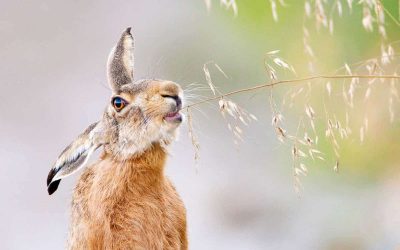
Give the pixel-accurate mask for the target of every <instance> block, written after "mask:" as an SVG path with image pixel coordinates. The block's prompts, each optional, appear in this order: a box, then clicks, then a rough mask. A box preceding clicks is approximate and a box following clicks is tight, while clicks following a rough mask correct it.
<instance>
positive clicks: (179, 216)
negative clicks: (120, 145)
mask: <svg viewBox="0 0 400 250" xmlns="http://www.w3.org/2000/svg"><path fill="white" fill-rule="evenodd" d="M165 160H166V153H165V152H164V150H163V149H162V147H161V146H160V145H159V144H155V145H153V147H151V148H150V149H148V150H147V151H146V152H145V153H143V154H142V155H141V156H139V157H136V158H133V159H130V160H127V161H124V162H119V161H115V160H113V159H112V157H110V155H108V154H104V155H103V156H102V157H101V160H100V161H99V162H98V163H96V164H94V165H92V166H91V167H89V168H88V169H86V170H85V172H84V173H83V174H82V176H81V178H80V180H79V183H78V185H77V186H76V188H75V192H74V196H73V201H72V209H73V210H72V225H71V235H70V240H69V248H70V249H187V236H186V212H185V208H184V205H183V203H182V201H181V199H180V198H179V196H178V194H177V193H176V190H175V188H174V187H173V185H172V184H171V182H170V181H169V180H168V178H166V177H165V176H164V164H165Z"/></svg>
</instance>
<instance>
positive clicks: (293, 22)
mask: <svg viewBox="0 0 400 250" xmlns="http://www.w3.org/2000/svg"><path fill="white" fill-rule="evenodd" d="M286 2H287V5H288V6H286V7H285V8H281V6H278V12H279V21H278V22H274V20H273V17H272V14H271V6H270V3H269V2H268V1H265V0H254V1H237V6H238V15H237V16H236V17H235V15H234V13H233V12H232V10H226V9H225V8H224V7H221V6H220V4H219V3H218V2H217V1H213V2H212V6H211V8H210V9H209V10H207V7H206V4H205V2H204V1H183V0H177V1H153V0H150V1H136V0H131V1H122V0H117V1H112V2H111V1H104V0H100V1H76V0H74V1H50V0H46V1H43V0H38V1H26V0H25V1H11V0H3V1H2V2H1V4H0V58H1V61H0V76H1V80H0V82H1V83H0V100H1V104H0V138H1V140H0V190H1V191H0V194H1V197H2V199H1V201H0V204H1V205H0V219H1V221H2V223H0V249H4V250H8V249H10V250H11V249H12V250H16V249H63V248H65V244H66V239H67V234H68V225H69V211H70V205H69V204H70V200H71V193H72V189H73V187H74V185H75V182H76V178H77V176H78V175H76V176H73V177H71V178H67V179H65V180H63V181H62V183H61V185H60V188H59V190H58V191H57V192H56V193H55V194H54V195H52V196H48V194H47V191H46V184H45V180H46V177H47V174H48V171H49V169H50V168H51V166H52V164H53V162H54V160H55V159H56V157H57V156H58V154H59V153H60V152H61V151H62V150H63V149H64V147H65V146H67V145H68V144H69V143H70V142H71V141H72V140H73V139H74V138H75V137H76V136H77V135H78V134H79V133H80V132H81V131H83V130H84V129H85V128H86V127H87V126H88V125H89V124H90V123H92V122H94V121H97V120H98V119H99V117H100V116H101V114H102V112H103V109H104V107H105V105H106V103H107V102H108V100H109V98H110V91H109V89H108V86H107V82H106V77H105V65H106V59H107V56H108V53H109V51H110V49H111V47H112V46H113V45H114V44H115V42H116V41H117V40H118V38H119V36H120V34H121V32H122V31H123V30H124V29H125V28H126V27H128V26H132V27H133V32H134V36H135V38H136V51H135V67H136V72H135V77H136V78H137V79H139V78H161V79H168V80H172V81H175V82H177V83H180V84H181V85H182V86H183V87H184V88H185V87H188V86H190V84H192V83H196V84H201V85H204V86H207V85H206V79H205V77H204V72H203V64H204V63H206V62H209V61H211V60H212V61H214V62H216V63H218V65H219V66H220V67H221V68H222V69H223V70H224V72H225V73H226V74H227V75H228V78H225V77H224V76H223V75H222V74H221V73H220V72H218V70H215V68H211V67H210V71H211V76H212V79H213V82H214V84H215V85H216V86H217V87H218V88H219V90H220V91H222V92H227V91H230V90H234V89H238V88H244V87H249V86H253V85H256V84H260V83H264V82H268V74H266V72H265V69H264V64H263V63H264V56H265V53H266V52H268V51H273V50H280V56H282V58H285V60H286V61H288V62H290V63H291V64H292V65H293V67H294V68H295V69H296V71H297V76H293V75H291V74H290V73H282V74H281V77H282V78H284V79H286V78H293V77H300V76H302V75H307V66H306V65H307V59H306V56H305V55H304V44H303V22H304V2H303V1H294V0H293V1H289V0H288V1H286ZM343 2H344V1H343ZM383 2H384V4H385V6H386V8H387V9H389V10H393V14H394V15H396V16H397V14H396V11H397V8H398V6H397V3H396V2H397V1H389V0H388V1H383ZM362 13H363V9H362V8H361V7H360V6H355V7H353V10H352V14H349V13H347V12H346V13H345V15H344V16H343V17H342V18H337V20H336V17H335V20H336V21H335V31H334V34H333V35H330V34H329V31H327V30H326V29H321V30H320V31H317V30H316V29H315V27H314V26H312V25H311V26H310V27H314V28H310V33H311V34H312V35H311V36H310V41H309V42H310V44H312V46H313V48H314V50H315V54H316V55H317V56H316V57H317V58H316V59H315V61H314V62H315V63H314V64H315V65H317V67H316V69H315V70H316V72H318V73H321V74H322V73H329V72H334V71H335V69H337V68H339V67H341V66H343V65H344V63H353V62H357V61H360V60H364V59H366V58H370V57H374V56H376V55H379V53H380V52H381V48H380V44H381V37H380V36H379V35H378V34H376V33H368V32H366V31H365V30H364V29H363V27H362V23H361V19H362ZM387 33H388V41H395V40H396V39H400V38H399V36H400V33H399V32H398V26H396V24H395V23H394V22H390V21H387ZM339 82H340V81H339ZM322 84H323V85H322V87H321V89H324V86H325V85H324V84H325V83H322ZM332 84H333V83H332ZM192 86H193V85H192ZM296 86H302V85H296ZM304 86H306V87H307V86H309V85H307V83H304ZM387 86H388V84H386V83H381V87H379V85H378V86H375V87H374V92H373V94H372V96H373V97H372V98H371V100H370V101H369V102H368V103H365V102H363V101H360V102H359V103H358V106H357V105H356V108H354V109H353V110H350V111H349V112H350V116H351V117H352V118H353V117H354V118H355V119H354V120H356V121H357V120H358V119H357V117H358V116H360V117H361V118H360V119H361V120H362V119H363V118H362V117H364V116H365V112H364V111H368V112H369V115H368V117H369V129H368V133H367V134H366V135H365V139H364V141H363V143H361V142H360V140H359V139H358V129H353V131H355V132H354V134H355V135H356V136H354V137H350V138H349V139H347V140H343V141H341V148H340V154H341V157H340V171H339V173H335V172H334V171H333V170H332V169H333V166H334V162H335V157H334V155H333V154H332V152H331V150H329V147H328V146H327V145H325V144H324V143H322V145H321V147H320V148H319V149H320V150H321V151H323V152H324V158H326V161H315V162H312V161H309V162H307V167H308V176H307V177H303V178H301V182H302V186H303V188H302V191H301V192H300V193H296V192H295V191H294V188H293V186H294V181H293V166H292V164H293V163H292V160H291V157H292V156H291V152H290V151H291V149H290V145H289V146H288V145H286V144H282V143H281V142H279V140H278V139H277V136H276V134H275V131H274V128H273V127H272V126H271V117H272V114H271V111H270V104H269V100H268V96H269V92H268V91H267V90H261V91H257V92H252V93H244V94H241V95H238V96H235V97H232V98H233V99H234V100H235V102H237V103H238V104H240V105H241V106H242V107H243V108H245V109H247V110H248V111H250V112H251V113H253V114H254V115H256V116H257V117H258V121H257V122H253V123H251V124H249V126H247V127H244V128H243V130H244V136H243V139H244V140H243V142H241V143H240V144H239V145H235V144H234V143H233V139H234V138H233V135H232V134H231V133H230V132H229V130H228V129H227V126H226V122H225V121H224V119H223V118H222V117H221V114H220V113H219V111H218V104H217V103H211V104H205V105H202V106H198V107H197V109H198V110H193V123H194V131H195V134H196V135H197V137H198V140H199V143H200V147H201V150H200V159H199V160H198V162H197V163H196V162H195V161H194V150H193V146H192V144H191V139H190V138H189V137H188V135H187V134H188V129H187V127H186V126H185V125H183V126H182V129H181V136H180V139H179V141H178V142H177V143H175V144H174V145H173V146H172V148H171V157H170V159H169V161H168V167H167V173H168V175H169V176H170V178H171V179H172V181H173V183H175V185H176V187H177V189H178V192H179V193H180V195H181V196H182V199H183V200H184V203H185V205H186V208H187V212H188V230H189V238H190V248H191V249H396V247H400V228H399V225H400V202H399V201H400V192H399V189H400V171H399V168H398V165H399V161H400V158H399V157H398V155H397V154H398V153H399V152H400V151H399V150H400V148H399V143H398V141H399V138H400V136H399V132H400V126H399V119H398V117H396V118H395V119H394V122H393V123H390V119H389V113H388V108H387V106H388V104H387V100H388V99H387V97H385V95H384V90H385V89H387ZM360 88H361V87H360ZM381 89H383V90H381ZM288 91H291V89H289V88H288V87H287V86H283V87H282V88H279V87H277V88H276V92H275V99H276V101H277V102H281V101H282V99H283V97H284V95H285V93H287V92H288ZM322 92H323V91H322ZM322 92H321V91H320V92H318V90H316V91H314V92H312V93H313V95H311V98H310V100H309V102H311V103H313V106H314V107H315V109H316V110H317V111H316V112H318V107H321V106H322V104H321V102H322V100H324V99H326V95H324V94H321V93H322ZM194 93H195V94H198V95H201V96H211V95H212V92H211V91H210V90H207V89H203V90H198V91H197V92H194ZM335 95H341V92H340V88H339V93H336V94H334V97H335ZM191 101H194V100H191ZM294 103H295V104H294V107H293V108H286V111H283V115H284V116H285V120H284V124H285V125H286V126H287V127H288V128H291V127H296V124H297V122H298V112H303V110H304V102H303V100H301V99H300V100H299V103H298V105H297V103H296V100H295V101H294ZM297 106H298V107H299V108H297ZM330 106H331V107H333V109H334V111H337V112H339V113H340V112H342V114H343V110H344V109H345V108H346V105H344V104H343V103H341V102H340V101H339V100H336V99H332V100H331V101H330ZM399 106H400V105H399V103H398V102H396V104H395V107H396V108H397V107H399ZM357 107H358V108H357ZM360 110H363V111H362V112H361V111H360ZM293 124H294V125H293ZM321 124H323V123H320V124H319V125H321ZM351 125H352V126H353V125H354V127H357V125H356V124H351ZM321 126H322V125H321ZM323 126H325V125H323ZM318 133H319V134H321V137H323V136H324V133H325V130H324V127H323V128H321V129H318Z"/></svg>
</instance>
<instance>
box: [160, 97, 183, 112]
mask: <svg viewBox="0 0 400 250" xmlns="http://www.w3.org/2000/svg"><path fill="white" fill-rule="evenodd" d="M162 97H164V98H172V99H174V100H175V102H176V107H177V108H178V109H181V108H182V99H181V98H180V97H179V96H177V95H163V96H162Z"/></svg>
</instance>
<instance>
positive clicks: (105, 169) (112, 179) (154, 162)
mask: <svg viewBox="0 0 400 250" xmlns="http://www.w3.org/2000/svg"><path fill="white" fill-rule="evenodd" d="M165 161H166V152H165V151H164V149H163V148H162V147H161V146H160V145H159V144H154V145H153V146H152V147H151V148H149V149H148V150H146V151H145V152H143V153H142V154H141V155H140V156H136V157H133V158H131V159H128V160H125V161H118V160H115V159H113V157H111V156H109V155H103V156H102V161H101V163H100V164H101V165H102V166H101V168H102V171H101V175H102V178H101V179H103V181H104V180H106V181H105V182H103V183H107V182H108V186H109V187H110V186H111V187H115V188H114V189H115V191H116V192H119V191H121V192H125V191H126V190H127V189H128V190H134V191H136V192H141V191H156V190H157V189H159V188H162V186H163V184H164V181H165V180H164V178H165V177H164V165H165ZM109 187H108V188H109Z"/></svg>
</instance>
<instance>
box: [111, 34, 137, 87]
mask: <svg viewBox="0 0 400 250" xmlns="http://www.w3.org/2000/svg"><path fill="white" fill-rule="evenodd" d="M133 49H134V40H133V36H132V34H131V28H130V27H129V28H127V29H126V30H125V31H124V32H123V33H122V35H121V38H120V39H119V41H118V43H117V45H116V46H115V47H114V48H113V49H112V50H111V53H110V55H109V57H108V63H107V77H108V83H109V85H110V87H111V89H112V90H113V92H114V93H118V92H119V90H120V89H121V87H122V86H123V85H125V84H128V83H132V82H133V63H134V57H133Z"/></svg>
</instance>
